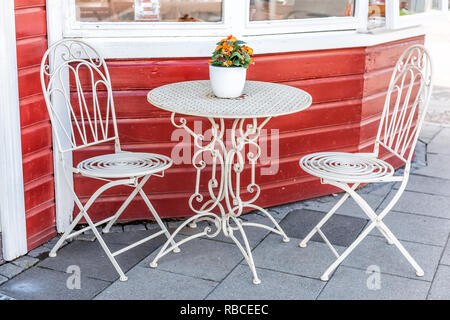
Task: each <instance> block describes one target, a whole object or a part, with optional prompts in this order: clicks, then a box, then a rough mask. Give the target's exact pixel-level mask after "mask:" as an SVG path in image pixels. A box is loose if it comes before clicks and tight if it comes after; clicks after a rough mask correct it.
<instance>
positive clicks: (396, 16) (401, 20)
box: [386, 0, 448, 29]
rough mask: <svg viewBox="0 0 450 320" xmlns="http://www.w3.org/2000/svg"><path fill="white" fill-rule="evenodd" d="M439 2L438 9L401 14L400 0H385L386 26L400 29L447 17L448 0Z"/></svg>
mask: <svg viewBox="0 0 450 320" xmlns="http://www.w3.org/2000/svg"><path fill="white" fill-rule="evenodd" d="M440 2H441V9H440V10H433V11H429V12H423V13H414V14H411V15H405V16H401V15H400V0H386V28H387V29H401V28H407V27H413V26H418V25H426V24H429V23H433V22H436V21H439V20H442V19H446V18H447V19H448V0H440ZM387 4H389V5H387Z"/></svg>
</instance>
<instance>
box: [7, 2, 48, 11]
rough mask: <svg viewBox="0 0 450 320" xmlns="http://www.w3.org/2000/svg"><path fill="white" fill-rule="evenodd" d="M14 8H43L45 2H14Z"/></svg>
mask: <svg viewBox="0 0 450 320" xmlns="http://www.w3.org/2000/svg"><path fill="white" fill-rule="evenodd" d="M14 7H15V8H16V9H17V8H30V7H45V0H14Z"/></svg>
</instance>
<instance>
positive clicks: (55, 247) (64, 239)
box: [48, 212, 83, 258]
mask: <svg viewBox="0 0 450 320" xmlns="http://www.w3.org/2000/svg"><path fill="white" fill-rule="evenodd" d="M82 217H83V214H82V212H80V213H79V214H78V215H77V216H76V218H75V219H73V221H72V223H71V224H70V225H69V228H68V229H67V230H66V231H65V232H64V234H63V235H62V236H61V237H60V238H59V240H58V241H57V242H56V244H55V245H54V246H53V248H52V250H51V251H50V253H49V254H48V256H49V257H51V258H54V257H56V252H57V251H58V250H59V248H60V247H61V246H62V244H63V243H64V241H66V239H67V237H68V236H69V235H70V233H71V232H72V231H73V228H75V226H76V225H77V224H78V222H79V221H80V220H81V218H82Z"/></svg>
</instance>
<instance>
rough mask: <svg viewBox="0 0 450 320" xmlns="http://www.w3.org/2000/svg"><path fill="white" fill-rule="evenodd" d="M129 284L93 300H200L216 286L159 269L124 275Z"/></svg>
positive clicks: (115, 285) (119, 284)
mask: <svg viewBox="0 0 450 320" xmlns="http://www.w3.org/2000/svg"><path fill="white" fill-rule="evenodd" d="M127 276H128V281H127V282H120V281H116V282H115V283H113V284H112V285H111V286H109V287H108V288H106V289H105V290H104V291H103V292H102V293H100V294H99V295H98V296H97V297H96V298H95V299H96V300H133V299H136V300H169V299H170V300H200V299H204V298H205V297H206V296H207V295H208V294H209V293H210V292H211V290H213V289H214V287H215V286H216V285H217V282H214V281H210V280H204V279H198V278H194V277H189V276H185V275H181V274H176V273H171V272H167V271H162V270H159V269H151V268H143V267H140V266H137V267H135V268H133V269H132V270H130V271H129V272H128V273H127Z"/></svg>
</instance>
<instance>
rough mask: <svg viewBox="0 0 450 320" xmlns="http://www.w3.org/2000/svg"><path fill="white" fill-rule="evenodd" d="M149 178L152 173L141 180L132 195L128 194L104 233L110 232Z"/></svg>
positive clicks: (104, 229)
mask: <svg viewBox="0 0 450 320" xmlns="http://www.w3.org/2000/svg"><path fill="white" fill-rule="evenodd" d="M149 178H150V175H148V176H145V177H144V178H143V179H142V180H141V182H139V184H138V185H137V186H136V187H135V188H134V190H133V192H131V193H130V195H129V196H128V198H127V199H126V200H125V201H124V202H123V203H122V205H121V206H120V208H119V210H117V212H116V213H115V214H114V218H113V219H112V220H111V221H109V222H108V224H107V225H106V226H105V227H104V228H103V230H102V231H103V233H109V230H110V229H111V227H112V226H113V224H114V223H115V222H116V221H117V219H119V217H120V215H121V214H122V212H123V211H124V210H125V209H126V207H128V205H129V204H130V202H131V201H132V200H133V199H134V197H135V196H136V195H137V193H138V192H139V190H140V188H142V186H143V185H144V184H145V183H146V182H147V181H148V179H149Z"/></svg>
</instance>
